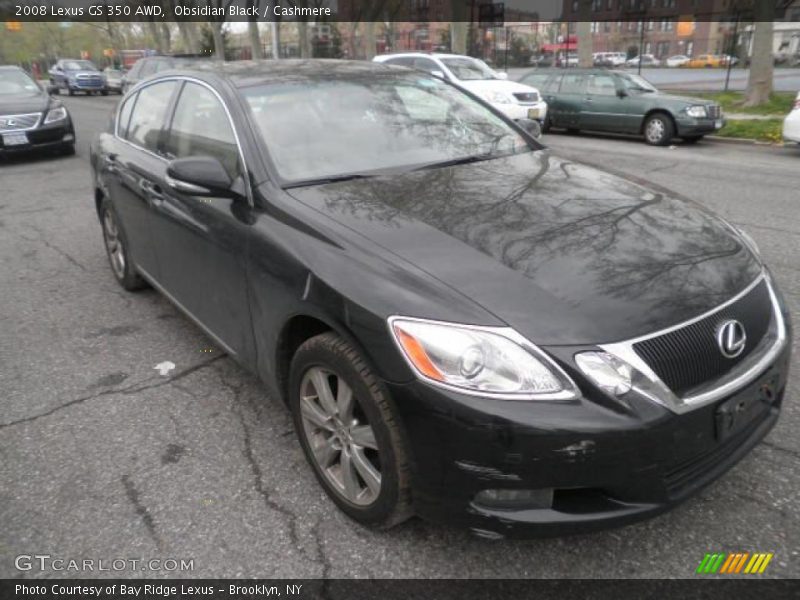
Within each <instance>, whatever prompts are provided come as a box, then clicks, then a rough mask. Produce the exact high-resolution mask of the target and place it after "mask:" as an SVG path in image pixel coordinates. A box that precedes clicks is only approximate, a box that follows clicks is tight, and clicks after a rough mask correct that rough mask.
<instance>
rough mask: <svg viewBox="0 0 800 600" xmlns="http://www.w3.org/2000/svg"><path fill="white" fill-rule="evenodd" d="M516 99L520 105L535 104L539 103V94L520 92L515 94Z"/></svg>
mask: <svg viewBox="0 0 800 600" xmlns="http://www.w3.org/2000/svg"><path fill="white" fill-rule="evenodd" d="M514 98H516V99H517V101H519V102H520V104H533V103H534V102H538V101H539V94H537V93H536V92H520V93H517V94H514Z"/></svg>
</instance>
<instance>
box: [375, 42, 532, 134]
mask: <svg viewBox="0 0 800 600" xmlns="http://www.w3.org/2000/svg"><path fill="white" fill-rule="evenodd" d="M373 60H374V61H375V62H380V63H385V64H389V65H399V66H401V67H411V68H412V69H418V70H420V71H425V72H427V73H430V74H432V75H435V76H436V77H441V78H443V79H445V80H446V81H449V82H451V83H453V84H454V85H457V86H459V87H462V88H464V89H465V90H467V91H469V92H472V93H473V94H475V95H477V96H480V97H481V98H483V99H484V100H486V101H487V102H488V103H489V104H491V105H492V106H493V107H495V108H496V109H497V110H499V111H501V112H502V113H503V114H505V115H506V116H507V117H509V118H510V119H514V120H515V121H516V120H519V119H533V120H536V121H539V122H540V123H543V122H544V120H545V118H546V117H547V102H545V101H544V100H542V97H541V95H540V94H539V90H537V89H536V88H533V87H530V86H527V85H523V84H521V83H517V82H515V81H508V80H507V75H506V74H505V73H498V72H496V71H493V70H492V69H490V68H489V66H488V65H487V64H486V63H485V62H483V61H482V60H478V59H477V58H471V57H469V56H462V55H459V54H426V53H421V52H411V53H407V54H383V55H381V56H376V57H375V58H374V59H373Z"/></svg>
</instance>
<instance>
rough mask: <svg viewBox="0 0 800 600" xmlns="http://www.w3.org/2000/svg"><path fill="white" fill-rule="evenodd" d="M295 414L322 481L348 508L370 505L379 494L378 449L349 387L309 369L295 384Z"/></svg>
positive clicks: (335, 377) (334, 377)
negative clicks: (297, 410) (297, 399)
mask: <svg viewBox="0 0 800 600" xmlns="http://www.w3.org/2000/svg"><path fill="white" fill-rule="evenodd" d="M300 414H301V417H302V423H303V433H304V434H305V437H306V440H307V442H308V445H309V448H310V449H311V453H312V455H313V457H314V461H315V462H316V463H317V466H318V467H319V470H320V472H321V473H322V474H323V475H324V477H325V479H326V480H327V481H328V482H329V483H330V484H331V486H332V487H333V488H334V489H335V490H336V491H337V492H338V493H339V495H340V496H342V497H343V498H344V499H345V500H347V501H348V502H351V503H352V504H355V505H357V506H367V505H369V504H372V503H373V502H375V500H377V498H378V496H379V494H380V491H381V471H380V458H379V455H378V444H377V441H376V440H375V432H374V430H373V429H372V426H371V425H370V424H369V421H368V420H367V417H366V415H365V414H364V412H363V410H362V409H361V407H360V405H359V403H358V400H357V399H356V398H355V396H354V394H353V390H352V389H351V388H350V386H349V385H348V384H347V383H346V382H345V381H344V380H343V379H342V378H341V377H339V376H338V375H337V374H335V373H334V372H332V371H330V370H327V369H323V368H321V367H312V368H311V369H309V370H308V371H307V372H306V374H305V375H304V376H303V380H302V382H301V384H300Z"/></svg>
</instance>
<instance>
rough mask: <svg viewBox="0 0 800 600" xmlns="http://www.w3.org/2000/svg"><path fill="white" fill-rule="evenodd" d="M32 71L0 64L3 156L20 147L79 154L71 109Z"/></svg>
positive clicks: (1, 145) (0, 149)
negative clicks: (45, 87)
mask: <svg viewBox="0 0 800 600" xmlns="http://www.w3.org/2000/svg"><path fill="white" fill-rule="evenodd" d="M55 91H56V88H54V87H53V88H51V89H48V90H46V89H44V88H42V86H41V85H39V82H38V81H36V80H34V79H33V78H32V77H31V76H30V75H28V73H26V72H25V71H23V70H22V69H20V68H19V67H15V66H0V156H2V155H3V154H8V153H11V152H16V151H20V150H42V149H48V150H49V149H55V150H59V151H60V152H62V153H64V154H75V130H74V128H73V126H72V119H70V116H69V112H68V111H67V109H66V107H64V106H63V105H62V104H61V102H60V101H58V100H56V99H55V98H53V97H52V96H51V95H50V92H55Z"/></svg>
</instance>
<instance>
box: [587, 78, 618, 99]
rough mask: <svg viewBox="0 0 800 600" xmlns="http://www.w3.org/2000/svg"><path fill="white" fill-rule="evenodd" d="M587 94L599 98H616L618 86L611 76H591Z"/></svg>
mask: <svg viewBox="0 0 800 600" xmlns="http://www.w3.org/2000/svg"><path fill="white" fill-rule="evenodd" d="M586 93H587V94H594V95H597V96H614V95H616V93H617V86H616V84H615V83H614V78H613V77H612V76H611V75H589V82H588V84H587V86H586Z"/></svg>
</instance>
